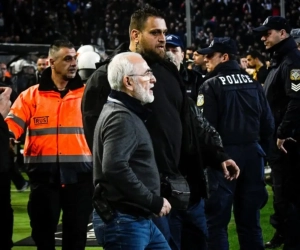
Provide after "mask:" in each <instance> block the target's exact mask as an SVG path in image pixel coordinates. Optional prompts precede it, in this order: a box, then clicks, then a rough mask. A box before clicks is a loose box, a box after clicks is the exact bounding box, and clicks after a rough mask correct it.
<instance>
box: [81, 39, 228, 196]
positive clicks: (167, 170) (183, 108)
mask: <svg viewBox="0 0 300 250" xmlns="http://www.w3.org/2000/svg"><path fill="white" fill-rule="evenodd" d="M125 46H127V47H124V45H123V47H122V46H121V47H119V49H118V50H117V51H116V52H115V53H114V54H117V53H120V52H122V51H127V50H128V47H129V46H128V44H127V45H125ZM146 60H147V59H146ZM147 62H148V64H149V66H150V67H151V69H152V70H153V72H154V75H155V77H156V78H157V82H156V84H155V87H154V97H155V100H154V102H153V104H150V105H148V106H149V108H150V109H151V110H152V111H154V112H153V114H152V116H150V117H149V119H148V120H147V123H146V126H147V128H148V131H149V133H150V135H151V139H152V141H153V145H154V151H155V158H156V161H157V165H158V169H159V172H160V173H163V174H166V175H169V176H172V175H173V176H174V175H175V176H176V175H178V174H180V172H184V173H183V175H185V173H189V174H191V175H193V182H195V184H196V186H198V184H199V182H201V180H202V177H203V168H204V164H203V159H202V152H201V151H200V150H199V151H197V150H196V149H195V148H196V147H195V144H194V140H195V139H194V138H195V136H199V138H198V139H199V141H204V143H203V144H205V143H206V141H205V140H207V139H208V138H210V136H211V134H209V133H207V132H206V129H208V127H210V126H209V125H207V126H202V125H199V124H198V125H199V126H197V129H200V131H202V132H199V131H197V134H195V133H194V131H193V129H192V127H191V120H195V119H197V117H198V116H199V115H200V116H202V115H201V114H195V113H193V112H192V110H194V109H192V108H189V107H190V105H189V101H188V96H187V94H186V89H185V86H184V83H183V81H182V79H181V76H180V74H179V72H178V70H177V68H176V66H175V65H174V64H173V63H171V62H169V61H166V60H161V61H159V62H151V61H150V60H147ZM107 63H108V62H106V64H103V65H102V66H100V68H98V69H97V70H96V71H95V72H94V73H93V75H92V76H91V78H89V80H88V81H87V86H86V89H85V93H84V96H83V101H82V114H83V123H84V131H85V135H86V138H87V141H88V143H89V145H92V143H93V140H92V138H93V137H92V135H93V133H94V128H95V125H96V121H97V119H98V116H99V114H100V112H101V110H102V107H103V104H104V103H105V102H106V98H105V95H106V94H107V96H108V92H109V91H110V87H109V84H108V80H107ZM162 67H163V68H162ZM159 71H163V72H164V74H165V73H166V71H167V73H166V74H165V75H158V74H159ZM170 74H171V77H172V80H171V79H169V78H168V77H169V76H170ZM161 78H165V79H166V81H168V82H167V83H168V84H169V83H171V85H170V88H167V86H169V85H167V84H164V82H161ZM166 81H165V82H166ZM159 89H160V90H161V91H162V92H159ZM175 89H176V90H175ZM171 90H172V91H176V92H174V93H173V96H171V95H170V93H169V91H171ZM155 91H156V92H157V93H158V94H157V95H156V94H155ZM173 97H174V98H173ZM160 99H164V100H162V103H164V102H167V103H165V105H170V106H171V105H173V107H172V112H175V110H176V109H177V114H176V117H178V121H177V123H176V124H173V123H171V122H170V121H168V115H170V114H166V117H164V118H163V120H161V119H160V118H159V119H158V118H157V116H161V114H162V113H161V112H160V109H159V105H157V104H158V103H159V102H160ZM155 105H156V107H155ZM158 112H159V113H158ZM170 112H171V110H170ZM197 115H198V116H197ZM172 119H174V117H173V116H172ZM176 119H177V118H176ZM199 122H204V123H206V124H207V122H206V121H205V119H199V121H197V123H199ZM161 123H165V124H164V125H162V124H161ZM173 125H174V126H173ZM162 126H163V127H162ZM175 126H176V130H178V131H179V133H180V134H181V136H180V134H175V133H173V134H172V132H173V129H174V128H175ZM164 129H166V130H168V131H164ZM156 132H158V133H156ZM174 134H175V135H176V138H179V140H178V139H174V138H171V140H170V137H168V136H174ZM178 136H179V137H178ZM170 141H172V142H174V143H176V142H177V143H180V144H181V145H179V152H178V153H177V155H175V156H174V155H173V154H174V152H175V151H174V148H173V145H172V144H170ZM212 141H213V145H212V146H211V147H207V150H208V151H210V154H209V155H214V157H213V159H214V161H215V162H218V164H217V165H216V166H217V167H218V168H220V163H221V162H223V161H224V160H227V159H229V157H228V156H227V155H226V154H225V153H224V151H223V149H222V145H220V140H217V141H214V140H212ZM162 145H165V146H162ZM176 147H177V148H178V144H177V145H176ZM176 152H177V150H176ZM191 156H193V157H194V158H193V157H191ZM192 158H193V159H194V160H195V161H193V162H188V160H190V159H192ZM169 160H170V161H169ZM163 162H165V163H166V164H163ZM178 164H179V166H178ZM189 168H190V169H191V171H188V170H187V169H189ZM195 169H196V170H197V171H196V172H198V171H199V172H201V173H200V174H199V175H198V174H197V173H196V172H195V171H193V170H195ZM189 184H191V183H189ZM198 198H199V197H198Z"/></svg>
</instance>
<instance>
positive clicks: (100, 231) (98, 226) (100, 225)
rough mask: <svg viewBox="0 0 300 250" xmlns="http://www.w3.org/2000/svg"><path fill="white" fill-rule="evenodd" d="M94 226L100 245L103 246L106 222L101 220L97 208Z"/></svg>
mask: <svg viewBox="0 0 300 250" xmlns="http://www.w3.org/2000/svg"><path fill="white" fill-rule="evenodd" d="M93 228H94V233H95V237H96V239H97V242H98V244H99V246H103V244H104V229H105V223H104V222H103V221H102V220H101V218H100V216H99V215H98V214H97V213H96V210H95V209H94V210H93Z"/></svg>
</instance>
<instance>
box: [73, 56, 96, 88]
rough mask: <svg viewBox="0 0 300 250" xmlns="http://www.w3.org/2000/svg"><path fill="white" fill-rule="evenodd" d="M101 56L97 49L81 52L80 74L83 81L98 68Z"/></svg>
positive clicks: (79, 61) (78, 59) (78, 61)
mask: <svg viewBox="0 0 300 250" xmlns="http://www.w3.org/2000/svg"><path fill="white" fill-rule="evenodd" d="M100 61H101V56H100V55H99V54H98V53H97V52H95V51H87V52H83V53H80V54H79V55H78V57H77V63H78V74H79V75H80V77H81V80H82V82H84V83H85V82H86V81H87V79H88V78H89V77H90V76H91V75H92V74H93V72H94V71H95V70H96V69H97V66H96V65H97V64H98V63H100Z"/></svg>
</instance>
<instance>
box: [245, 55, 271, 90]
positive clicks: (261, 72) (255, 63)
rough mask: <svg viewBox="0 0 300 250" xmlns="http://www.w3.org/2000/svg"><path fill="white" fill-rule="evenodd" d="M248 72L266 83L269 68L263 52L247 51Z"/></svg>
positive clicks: (257, 79)
mask: <svg viewBox="0 0 300 250" xmlns="http://www.w3.org/2000/svg"><path fill="white" fill-rule="evenodd" d="M246 58H247V69H246V71H247V73H248V74H250V75H252V77H253V79H254V80H256V81H258V82H259V83H261V84H264V82H265V80H266V78H267V76H268V70H267V66H266V62H265V60H264V58H263V56H262V54H261V53H259V52H258V51H256V50H253V51H250V52H248V53H247V57H246Z"/></svg>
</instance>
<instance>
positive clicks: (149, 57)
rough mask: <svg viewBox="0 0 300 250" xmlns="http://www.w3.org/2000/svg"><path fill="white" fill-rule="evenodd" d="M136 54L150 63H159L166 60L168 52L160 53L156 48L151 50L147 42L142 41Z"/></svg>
mask: <svg viewBox="0 0 300 250" xmlns="http://www.w3.org/2000/svg"><path fill="white" fill-rule="evenodd" d="M136 52H138V53H139V54H141V55H142V56H143V58H144V59H145V60H146V61H147V62H148V61H150V62H159V61H162V60H164V59H165V57H166V50H164V51H158V50H155V49H154V48H149V47H148V45H147V42H145V41H144V40H141V41H140V43H139V44H138V46H137V49H136Z"/></svg>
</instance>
